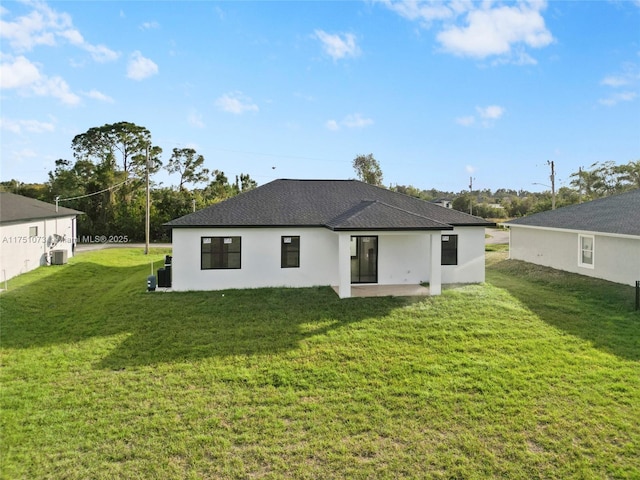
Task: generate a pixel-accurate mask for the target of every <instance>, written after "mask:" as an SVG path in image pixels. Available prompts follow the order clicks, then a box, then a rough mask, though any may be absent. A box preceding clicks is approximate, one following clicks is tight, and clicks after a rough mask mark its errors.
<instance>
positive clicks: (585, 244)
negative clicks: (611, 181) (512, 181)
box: [505, 189, 640, 285]
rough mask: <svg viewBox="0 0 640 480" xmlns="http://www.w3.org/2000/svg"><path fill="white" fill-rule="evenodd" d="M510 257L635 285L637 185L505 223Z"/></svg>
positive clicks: (638, 273)
mask: <svg viewBox="0 0 640 480" xmlns="http://www.w3.org/2000/svg"><path fill="white" fill-rule="evenodd" d="M505 225H507V226H508V227H509V230H510V239H509V252H510V258H512V259H515V260H524V261H525V262H530V263H535V264H538V265H544V266H547V267H552V268H556V269H558V270H565V271H568V272H574V273H580V274H582V275H588V276H590V277H597V278H602V279H604V280H609V281H611V282H616V283H623V284H627V285H635V282H636V281H637V280H640V189H638V190H633V191H631V192H627V193H623V194H621V195H614V196H610V197H606V198H600V199H598V200H593V201H591V202H586V203H581V204H578V205H571V206H568V207H563V208H559V209H557V210H550V211H547V212H541V213H537V214H535V215H530V216H527V217H523V218H518V219H516V220H511V221H509V222H506V223H505Z"/></svg>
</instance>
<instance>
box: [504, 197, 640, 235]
mask: <svg viewBox="0 0 640 480" xmlns="http://www.w3.org/2000/svg"><path fill="white" fill-rule="evenodd" d="M505 225H508V226H528V227H544V228H560V229H566V230H584V231H588V232H601V233H612V234H619V235H638V236H640V189H637V190H632V191H630V192H626V193H622V194H620V195H613V196H610V197H605V198H599V199H597V200H592V201H590V202H585V203H580V204H577V205H570V206H568V207H562V208H558V209H557V210H549V211H546V212H541V213H536V214H534V215H529V216H527V217H522V218H517V219H515V220H511V221H509V222H505Z"/></svg>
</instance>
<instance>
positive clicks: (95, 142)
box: [2, 122, 257, 241]
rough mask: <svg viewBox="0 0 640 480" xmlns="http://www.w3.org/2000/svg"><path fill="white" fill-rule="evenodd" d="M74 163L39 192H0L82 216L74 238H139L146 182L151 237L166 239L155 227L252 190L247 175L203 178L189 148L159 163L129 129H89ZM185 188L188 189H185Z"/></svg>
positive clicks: (149, 144)
mask: <svg viewBox="0 0 640 480" xmlns="http://www.w3.org/2000/svg"><path fill="white" fill-rule="evenodd" d="M71 150H72V151H73V157H74V159H73V160H66V159H58V160H56V161H55V166H54V169H53V170H52V171H50V172H49V175H48V177H49V178H48V181H47V182H46V183H45V184H42V185H31V186H25V185H21V184H20V182H18V181H15V180H12V181H10V182H4V183H3V184H2V187H3V188H4V189H5V190H9V191H13V192H15V193H19V194H22V195H26V196H30V197H34V198H38V199H40V200H43V201H47V202H50V203H55V201H56V198H58V199H59V204H60V205H61V206H64V207H68V208H73V209H76V210H80V211H82V212H84V215H80V216H79V217H78V236H80V237H82V236H99V235H106V236H107V237H109V236H115V235H117V236H127V237H128V239H129V240H130V241H136V240H137V241H141V240H144V238H145V231H144V225H145V215H146V176H147V174H148V175H149V178H150V185H151V188H150V195H151V208H150V224H151V238H152V239H153V240H156V241H162V240H168V236H169V232H168V231H167V230H166V229H165V228H164V227H163V226H162V224H163V223H165V222H168V221H169V220H172V219H174V218H176V217H179V216H182V215H185V214H187V213H190V212H192V211H193V210H194V209H199V208H203V207H205V206H207V205H210V204H213V203H216V202H219V201H221V200H224V199H226V198H229V197H232V196H234V195H237V194H238V193H240V192H243V191H246V190H250V189H252V188H255V187H256V186H257V184H256V182H255V181H254V180H253V179H251V177H250V176H249V175H248V174H241V175H240V176H239V177H236V179H235V182H234V183H232V182H230V181H229V179H228V178H227V177H226V175H225V174H224V172H222V171H219V170H213V171H209V170H208V169H207V168H205V167H204V162H205V159H204V157H203V156H202V155H200V154H198V153H197V152H196V151H195V150H194V149H191V148H182V149H178V148H174V149H173V152H172V154H171V157H170V158H169V160H168V161H167V163H166V164H163V161H162V153H163V152H162V149H161V148H160V147H159V146H157V145H154V143H153V140H152V137H151V132H149V130H148V129H146V128H145V127H141V126H139V125H136V124H134V123H130V122H118V123H113V124H106V125H103V126H101V127H93V128H90V129H89V130H87V131H86V132H85V133H82V134H80V135H76V136H75V137H74V138H73V140H72V142H71ZM162 168H165V169H166V170H167V171H168V172H169V173H170V174H174V175H178V176H179V184H178V188H171V187H162V186H160V185H157V184H156V183H155V182H154V181H153V176H154V174H156V173H158V172H159V171H160V169H162ZM188 187H191V189H189V188H188Z"/></svg>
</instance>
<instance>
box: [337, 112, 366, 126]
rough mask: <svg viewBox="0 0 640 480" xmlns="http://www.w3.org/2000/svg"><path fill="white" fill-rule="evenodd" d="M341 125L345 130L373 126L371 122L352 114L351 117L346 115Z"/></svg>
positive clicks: (357, 114)
mask: <svg viewBox="0 0 640 480" xmlns="http://www.w3.org/2000/svg"><path fill="white" fill-rule="evenodd" d="M342 124H343V125H344V126H345V127H347V128H364V127H368V126H369V125H373V120H372V119H370V118H364V117H363V116H362V115H360V114H359V113H354V114H353V115H347V116H346V117H345V118H344V120H342Z"/></svg>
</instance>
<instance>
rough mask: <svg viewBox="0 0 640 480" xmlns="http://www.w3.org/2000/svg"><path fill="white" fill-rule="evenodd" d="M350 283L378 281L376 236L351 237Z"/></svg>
mask: <svg viewBox="0 0 640 480" xmlns="http://www.w3.org/2000/svg"><path fill="white" fill-rule="evenodd" d="M351 283H378V237H359V236H354V237H351Z"/></svg>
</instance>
